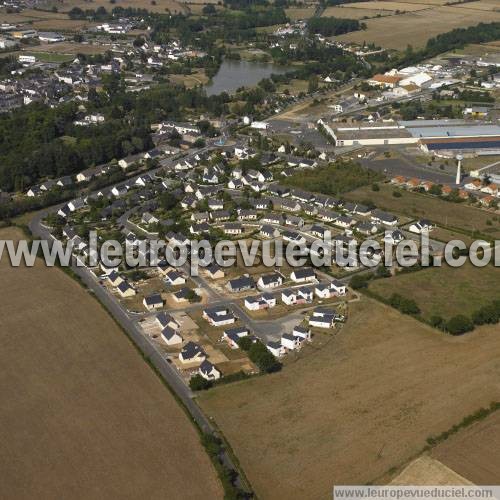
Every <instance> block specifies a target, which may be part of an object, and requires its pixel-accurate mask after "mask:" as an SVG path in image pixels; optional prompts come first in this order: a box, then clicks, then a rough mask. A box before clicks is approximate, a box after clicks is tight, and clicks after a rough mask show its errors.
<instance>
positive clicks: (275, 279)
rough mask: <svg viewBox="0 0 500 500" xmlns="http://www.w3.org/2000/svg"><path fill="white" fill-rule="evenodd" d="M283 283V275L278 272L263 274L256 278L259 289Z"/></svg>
mask: <svg viewBox="0 0 500 500" xmlns="http://www.w3.org/2000/svg"><path fill="white" fill-rule="evenodd" d="M282 285H283V276H282V275H281V274H280V273H277V272H276V273H270V274H263V275H262V276H261V277H260V278H259V279H258V280H257V286H258V287H259V288H260V289H263V288H264V289H269V288H277V287H280V286H282Z"/></svg>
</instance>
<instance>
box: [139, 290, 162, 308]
mask: <svg viewBox="0 0 500 500" xmlns="http://www.w3.org/2000/svg"><path fill="white" fill-rule="evenodd" d="M142 303H143V304H144V307H145V308H146V309H147V310H148V311H154V310H156V309H161V308H162V307H163V299H162V298H161V295H160V294H159V293H153V294H152V295H149V296H148V297H144V300H143V301H142Z"/></svg>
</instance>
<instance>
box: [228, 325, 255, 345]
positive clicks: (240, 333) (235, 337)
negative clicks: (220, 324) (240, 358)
mask: <svg viewBox="0 0 500 500" xmlns="http://www.w3.org/2000/svg"><path fill="white" fill-rule="evenodd" d="M249 335H250V331H249V330H248V328H247V327H246V326H236V327H234V328H228V329H227V330H224V333H223V335H222V339H223V340H224V341H226V342H227V344H228V345H229V347H231V349H238V348H239V345H238V341H239V340H240V339H241V338H243V337H247V336H249Z"/></svg>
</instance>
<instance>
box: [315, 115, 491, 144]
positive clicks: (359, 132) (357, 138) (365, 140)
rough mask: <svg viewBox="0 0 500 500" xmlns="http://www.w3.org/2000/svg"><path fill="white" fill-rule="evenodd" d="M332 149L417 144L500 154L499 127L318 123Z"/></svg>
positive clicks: (452, 122) (451, 123)
mask: <svg viewBox="0 0 500 500" xmlns="http://www.w3.org/2000/svg"><path fill="white" fill-rule="evenodd" d="M318 123H320V124H321V125H323V127H324V128H325V130H326V131H327V133H328V134H329V135H330V136H331V137H332V138H333V139H334V140H335V146H338V147H342V146H384V145H405V144H419V145H420V147H421V148H422V149H423V150H424V151H425V152H430V151H444V150H450V151H457V150H464V151H481V150H491V149H498V150H500V126H498V125H494V124H486V125H483V124H477V125H473V124H470V123H468V122H466V121H463V120H414V121H407V122H394V124H391V125H370V126H368V125H361V126H359V127H335V126H332V125H328V124H326V123H324V122H323V121H322V120H320V121H319V122H318Z"/></svg>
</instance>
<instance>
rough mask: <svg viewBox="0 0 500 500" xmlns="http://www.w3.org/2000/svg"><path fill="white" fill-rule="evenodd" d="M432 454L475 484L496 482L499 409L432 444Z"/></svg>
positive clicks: (498, 474)
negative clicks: (442, 440) (445, 438)
mask: <svg viewBox="0 0 500 500" xmlns="http://www.w3.org/2000/svg"><path fill="white" fill-rule="evenodd" d="M431 455H432V457H434V458H436V459H437V460H440V461H441V462H442V463H443V464H445V465H446V466H448V467H450V468H451V469H453V470H454V471H455V472H457V473H458V474H460V475H462V476H464V477H466V478H467V479H469V480H470V481H472V482H473V483H474V484H498V482H499V480H500V472H499V471H500V413H499V412H496V413H494V414H492V415H490V416H489V417H487V418H486V419H485V420H482V421H481V422H477V423H475V424H474V425H472V426H471V427H469V428H468V429H465V430H462V431H460V432H459V433H458V434H456V435H454V436H452V437H450V438H448V439H447V440H446V441H445V442H443V443H441V444H440V445H438V446H437V447H436V448H434V449H433V450H432V452H431Z"/></svg>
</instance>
